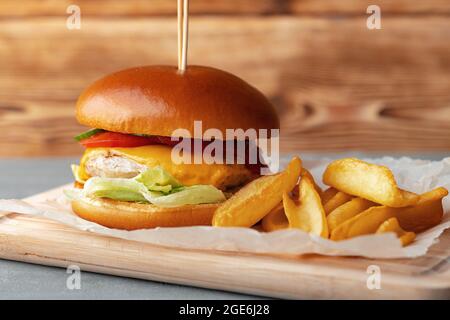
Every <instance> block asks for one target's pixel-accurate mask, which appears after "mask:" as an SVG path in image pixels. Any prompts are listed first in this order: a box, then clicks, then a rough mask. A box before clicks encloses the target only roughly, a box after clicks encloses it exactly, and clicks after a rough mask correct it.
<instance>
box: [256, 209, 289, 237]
mask: <svg viewBox="0 0 450 320" xmlns="http://www.w3.org/2000/svg"><path fill="white" fill-rule="evenodd" d="M261 226H262V229H263V230H264V231H266V232H271V231H276V230H281V229H287V228H289V221H288V219H287V217H286V214H285V213H284V207H283V203H282V202H280V203H279V204H278V205H277V206H276V207H275V208H274V209H273V210H272V211H270V212H269V213H268V214H267V215H266V216H265V217H264V218H263V219H262V222H261Z"/></svg>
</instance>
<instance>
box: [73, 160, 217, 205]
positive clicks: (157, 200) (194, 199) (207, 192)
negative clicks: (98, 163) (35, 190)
mask: <svg viewBox="0 0 450 320" xmlns="http://www.w3.org/2000/svg"><path fill="white" fill-rule="evenodd" d="M74 172H75V171H74ZM76 172H78V170H76ZM80 191H81V192H80V193H77V194H75V193H70V194H66V195H67V196H68V197H69V198H73V197H83V196H88V197H100V198H109V199H113V200H119V201H133V202H149V203H152V204H154V205H156V206H159V207H178V206H182V205H189V204H200V203H216V202H221V201H224V200H225V195H224V194H223V192H222V191H220V190H219V189H217V188H215V187H214V186H211V185H194V186H189V187H186V186H183V185H182V184H181V183H180V182H179V181H177V180H176V179H175V178H174V177H172V176H171V175H170V174H169V173H168V172H166V171H165V170H164V169H163V168H162V167H155V168H149V169H148V170H146V171H145V172H143V173H141V174H140V175H138V176H136V177H134V178H131V179H124V178H101V177H92V178H90V179H88V180H87V181H86V183H85V184H84V188H83V189H82V190H80Z"/></svg>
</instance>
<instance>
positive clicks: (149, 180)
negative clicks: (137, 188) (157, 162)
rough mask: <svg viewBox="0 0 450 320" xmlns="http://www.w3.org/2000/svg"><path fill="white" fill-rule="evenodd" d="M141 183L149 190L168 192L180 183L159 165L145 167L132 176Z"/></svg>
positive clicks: (179, 185)
mask: <svg viewBox="0 0 450 320" xmlns="http://www.w3.org/2000/svg"><path fill="white" fill-rule="evenodd" d="M134 179H135V180H136V181H138V182H141V183H143V184H144V185H145V186H146V187H147V189H148V190H150V191H160V192H163V193H170V192H171V190H172V189H173V188H178V187H181V186H182V184H181V183H180V182H179V181H178V180H177V179H175V178H174V177H173V176H172V175H171V174H170V173H168V172H167V171H165V170H164V169H163V168H162V167H161V166H157V167H154V168H150V169H147V170H146V171H144V172H142V173H141V174H140V175H138V176H137V177H135V178H134Z"/></svg>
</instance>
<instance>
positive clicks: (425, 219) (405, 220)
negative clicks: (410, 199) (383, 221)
mask: <svg viewBox="0 0 450 320" xmlns="http://www.w3.org/2000/svg"><path fill="white" fill-rule="evenodd" d="M447 195H448V191H447V189H445V188H442V187H440V188H436V189H434V190H431V191H429V192H426V193H423V194H421V195H420V200H419V202H418V203H417V204H416V205H415V206H412V207H406V208H402V209H401V210H399V212H397V213H396V215H395V216H396V218H397V219H398V222H399V224H400V226H401V227H402V228H403V229H405V230H407V231H413V232H415V233H419V232H422V231H424V230H426V229H429V228H432V227H434V226H435V225H438V224H439V223H440V222H441V220H442V216H443V215H444V209H443V208H442V199H443V198H444V197H445V196H447Z"/></svg>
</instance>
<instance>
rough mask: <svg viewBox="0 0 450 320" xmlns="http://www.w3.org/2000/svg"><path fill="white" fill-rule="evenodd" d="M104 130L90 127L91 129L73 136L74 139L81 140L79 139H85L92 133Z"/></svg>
mask: <svg viewBox="0 0 450 320" xmlns="http://www.w3.org/2000/svg"><path fill="white" fill-rule="evenodd" d="M104 131H105V130H103V129H91V130H88V131H85V132H83V133H80V134H79V135H77V136H75V137H74V139H75V140H77V141H81V140H84V139H87V138H89V137H92V136H93V135H94V134H97V133H100V132H104Z"/></svg>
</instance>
